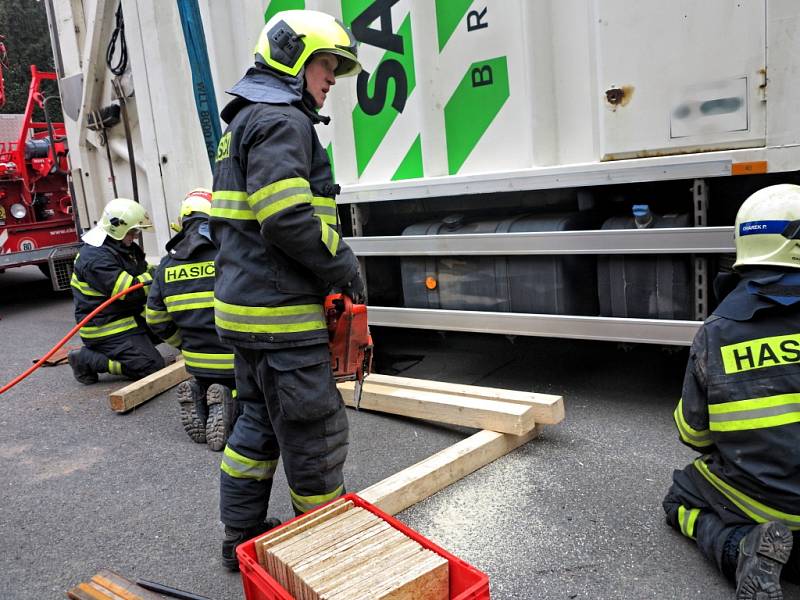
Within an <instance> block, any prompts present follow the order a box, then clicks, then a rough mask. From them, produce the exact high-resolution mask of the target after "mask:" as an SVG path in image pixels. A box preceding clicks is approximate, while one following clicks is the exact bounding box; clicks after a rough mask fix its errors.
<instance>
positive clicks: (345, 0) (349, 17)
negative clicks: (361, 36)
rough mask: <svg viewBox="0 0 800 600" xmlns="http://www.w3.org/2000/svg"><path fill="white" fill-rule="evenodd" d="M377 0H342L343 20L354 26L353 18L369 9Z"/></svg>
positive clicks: (349, 25) (347, 24)
mask: <svg viewBox="0 0 800 600" xmlns="http://www.w3.org/2000/svg"><path fill="white" fill-rule="evenodd" d="M374 1H375V0H342V22H343V23H344V24H345V25H346V26H347V27H352V25H353V19H355V18H356V17H357V16H358V15H360V14H361V13H363V12H364V11H365V10H367V7H368V6H369V5H370V4H372V3H373V2H374Z"/></svg>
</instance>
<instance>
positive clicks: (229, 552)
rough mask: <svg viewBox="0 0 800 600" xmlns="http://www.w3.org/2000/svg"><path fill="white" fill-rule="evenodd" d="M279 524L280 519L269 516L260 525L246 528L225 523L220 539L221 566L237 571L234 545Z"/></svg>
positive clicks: (237, 565) (237, 560)
mask: <svg viewBox="0 0 800 600" xmlns="http://www.w3.org/2000/svg"><path fill="white" fill-rule="evenodd" d="M280 524H281V522H280V520H278V519H275V518H273V517H270V518H268V519H266V520H265V521H264V522H263V523H261V524H260V525H257V526H255V527H248V528H247V529H237V528H236V527H228V526H227V525H225V539H224V540H223V541H222V564H223V566H224V567H225V568H226V569H228V570H229V571H238V570H239V559H237V558H236V546H238V545H239V544H241V543H242V542H246V541H247V540H249V539H251V538H254V537H256V536H257V535H261V534H262V533H266V532H267V531H269V530H270V529H274V528H275V527H277V526H278V525H280Z"/></svg>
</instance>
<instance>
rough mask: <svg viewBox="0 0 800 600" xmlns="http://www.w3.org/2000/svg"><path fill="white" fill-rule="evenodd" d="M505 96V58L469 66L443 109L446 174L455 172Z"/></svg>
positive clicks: (501, 106) (506, 72)
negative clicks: (445, 137)
mask: <svg viewBox="0 0 800 600" xmlns="http://www.w3.org/2000/svg"><path fill="white" fill-rule="evenodd" d="M508 96H509V92H508V63H507V61H506V57H505V56H499V57H497V58H493V59H491V60H486V61H481V62H476V63H472V64H471V65H470V67H469V68H468V69H467V72H466V74H465V75H464V78H463V79H462V80H461V83H459V84H458V87H457V88H456V91H455V92H454V93H453V95H452V96H451V97H450V100H448V101H447V105H446V106H445V107H444V127H445V135H446V136H447V164H448V171H449V173H450V175H454V174H455V173H458V170H459V169H460V168H461V166H462V165H463V164H464V161H465V160H467V157H468V156H469V155H470V153H471V152H472V151H473V150H474V149H475V146H476V145H477V143H478V142H479V141H480V139H481V138H482V137H483V134H484V133H486V130H487V129H488V128H489V125H491V123H492V121H493V120H494V118H495V117H496V116H497V113H499V112H500V109H501V108H503V105H504V104H505V102H506V100H508Z"/></svg>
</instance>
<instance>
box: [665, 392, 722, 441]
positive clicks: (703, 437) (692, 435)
mask: <svg viewBox="0 0 800 600" xmlns="http://www.w3.org/2000/svg"><path fill="white" fill-rule="evenodd" d="M672 417H673V418H674V419H675V425H677V427H678V434H679V435H680V436H681V439H682V440H683V441H684V442H686V443H687V444H691V445H692V446H696V447H698V448H702V447H704V446H710V445H711V444H713V443H714V441H713V440H712V439H711V431H709V430H708V429H703V430H702V431H701V430H697V429H694V428H692V426H691V425H689V423H687V422H686V419H685V418H684V416H683V398H681V399H680V400H679V401H678V406H677V408H676V409H675V412H674V413H672Z"/></svg>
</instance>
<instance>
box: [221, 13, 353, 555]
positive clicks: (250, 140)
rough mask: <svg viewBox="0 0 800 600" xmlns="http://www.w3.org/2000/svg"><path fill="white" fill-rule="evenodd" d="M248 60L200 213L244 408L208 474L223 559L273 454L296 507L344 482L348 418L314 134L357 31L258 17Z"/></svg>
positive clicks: (253, 514) (349, 260) (255, 505)
mask: <svg viewBox="0 0 800 600" xmlns="http://www.w3.org/2000/svg"><path fill="white" fill-rule="evenodd" d="M255 61H256V64H255V66H254V67H252V68H250V69H249V70H248V71H247V73H246V74H245V76H244V77H243V78H242V79H241V80H240V81H239V82H238V83H237V84H236V85H234V87H233V88H232V89H230V90H229V91H228V93H229V94H231V95H233V96H234V97H235V98H234V99H233V100H232V101H231V102H230V103H229V104H228V105H227V106H226V107H225V108H224V109H223V111H222V115H221V116H222V118H223V120H224V121H225V122H227V123H228V124H229V125H228V128H227V130H226V131H225V133H224V135H223V136H222V139H221V141H220V144H219V148H218V151H217V157H216V166H215V170H214V197H213V202H212V208H211V220H210V223H211V234H212V239H213V240H214V241H215V243H216V244H217V246H218V248H219V251H218V254H217V260H216V268H217V271H216V282H215V287H214V309H215V318H216V325H217V331H218V333H219V335H220V338H221V339H222V340H223V341H224V342H226V343H228V344H231V345H232V346H233V348H234V357H235V365H236V388H237V390H238V392H239V403H240V405H241V406H242V414H241V416H240V417H239V420H238V421H237V422H236V426H235V427H234V430H233V433H232V434H231V437H230V438H229V439H228V443H227V446H226V447H225V451H224V455H223V460H222V465H221V470H222V472H221V474H220V513H221V520H222V522H223V523H224V524H225V540H224V541H223V545H222V559H223V564H224V565H225V566H226V567H228V568H229V569H232V570H236V569H238V563H237V560H236V556H235V553H234V550H235V547H236V546H237V545H238V544H239V543H241V542H242V541H244V540H246V539H248V538H250V537H252V536H254V535H257V534H258V533H260V532H262V531H265V530H267V529H269V528H271V527H274V526H275V525H276V524H277V522H276V520H275V519H267V507H268V503H269V495H270V490H271V487H272V476H273V473H274V471H275V467H276V465H277V463H278V457H279V456H282V457H283V466H284V470H285V472H286V479H287V481H288V484H289V488H290V495H291V499H292V504H293V506H294V511H295V513H296V514H301V513H304V512H307V511H309V510H311V509H313V508H315V507H317V506H319V505H321V504H324V503H326V502H329V501H330V500H333V499H334V498H337V497H338V496H340V495H341V494H342V493H343V492H344V477H343V473H342V470H343V466H344V461H345V458H346V456H347V440H348V424H347V416H346V414H345V409H344V404H343V402H342V397H341V395H340V394H339V392H338V390H337V388H336V385H335V383H334V380H333V374H332V372H331V365H330V355H329V350H328V333H327V331H326V326H325V315H324V311H323V304H324V298H325V295H326V294H327V293H328V292H329V291H330V290H331V289H332V288H334V287H339V288H344V290H345V292H346V293H348V294H349V295H350V296H351V297H355V298H359V297H360V294H361V293H363V283H362V281H361V276H360V274H359V270H358V261H357V259H356V257H355V255H354V254H353V252H352V250H351V249H350V248H349V247H348V245H347V244H346V243H345V242H344V241H343V240H342V239H341V238H340V228H339V221H338V216H337V211H336V204H335V202H334V196H335V194H336V193H338V188H337V187H336V186H335V185H334V184H333V181H332V173H331V166H330V162H329V161H328V156H327V154H326V152H325V150H324V149H323V148H322V146H321V144H320V142H319V139H318V138H317V135H316V132H315V131H314V125H315V124H316V123H320V122H323V123H327V120H328V119H327V118H324V117H321V116H319V115H318V114H317V110H318V109H319V108H321V107H322V105H323V103H324V102H325V97H326V95H327V93H328V91H329V90H330V88H331V86H333V85H334V83H335V82H336V78H337V77H343V76H347V75H353V74H355V73H358V72H359V71H360V68H361V67H360V64H359V62H358V59H357V57H356V41H355V39H354V38H353V36H352V34H351V33H350V32H349V30H347V29H346V28H345V27H344V26H343V25H342V24H341V23H340V22H338V21H337V20H336V19H334V18H333V17H331V16H329V15H326V14H324V13H320V12H316V11H307V10H296V11H295V10H292V11H284V12H280V13H277V14H276V15H274V16H273V17H272V18H271V19H270V20H269V22H267V24H266V25H265V26H264V29H263V30H262V32H261V36H260V38H259V40H258V43H257V45H256V48H255Z"/></svg>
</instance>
